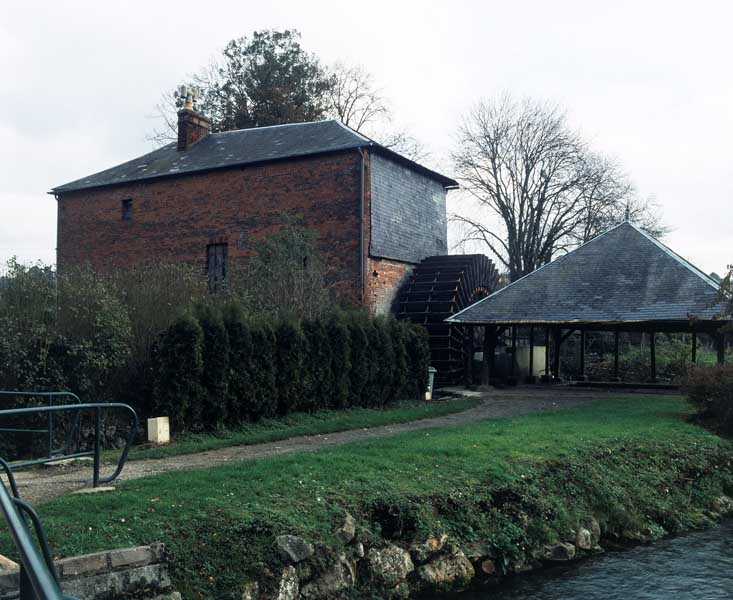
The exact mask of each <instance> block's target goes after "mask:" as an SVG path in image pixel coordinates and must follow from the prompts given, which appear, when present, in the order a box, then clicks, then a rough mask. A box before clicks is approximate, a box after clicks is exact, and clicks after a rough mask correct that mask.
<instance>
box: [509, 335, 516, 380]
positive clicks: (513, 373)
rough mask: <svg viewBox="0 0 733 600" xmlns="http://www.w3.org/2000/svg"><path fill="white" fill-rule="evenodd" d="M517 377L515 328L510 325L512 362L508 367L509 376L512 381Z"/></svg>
mask: <svg viewBox="0 0 733 600" xmlns="http://www.w3.org/2000/svg"><path fill="white" fill-rule="evenodd" d="M516 375H517V326H516V325H512V362H511V365H509V376H510V377H511V378H512V381H514V378H515V377H516Z"/></svg>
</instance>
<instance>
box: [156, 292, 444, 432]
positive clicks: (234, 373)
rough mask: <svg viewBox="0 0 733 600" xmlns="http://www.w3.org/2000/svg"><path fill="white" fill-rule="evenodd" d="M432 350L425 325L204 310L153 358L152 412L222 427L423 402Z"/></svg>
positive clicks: (177, 326)
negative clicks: (415, 400)
mask: <svg viewBox="0 0 733 600" xmlns="http://www.w3.org/2000/svg"><path fill="white" fill-rule="evenodd" d="M429 360H430V352H429V348H428V340H427V333H426V332H425V330H424V328H422V327H421V326H419V325H413V324H410V323H405V322H400V321H397V320H395V319H394V318H382V317H378V318H369V317H367V316H366V315H363V314H337V315H334V316H332V317H330V318H322V319H314V320H310V321H303V322H297V321H292V320H284V321H281V322H279V323H276V324H275V325H273V324H272V323H269V322H267V321H263V320H251V319H248V318H247V317H246V316H245V314H244V312H243V311H242V310H241V308H239V307H238V306H236V305H227V306H225V307H224V308H223V309H217V308H214V307H211V306H208V307H206V308H198V309H197V310H196V311H194V315H193V316H186V317H183V318H181V319H179V320H178V321H176V322H175V323H174V324H173V325H172V326H171V327H170V329H169V330H168V331H167V332H165V333H164V334H163V335H162V336H161V338H160V340H159V342H158V344H157V346H156V349H155V352H154V360H153V365H152V378H153V382H154V383H153V393H152V394H151V405H150V406H149V407H148V408H149V410H148V411H146V412H150V414H153V413H154V414H159V415H169V416H170V417H171V419H172V423H173V425H174V427H175V429H176V431H179V432H180V431H185V430H188V431H201V430H209V431H211V430H216V429H220V428H223V427H232V426H237V425H241V424H244V423H247V422H252V421H257V420H259V419H262V418H267V417H271V416H273V415H287V414H289V413H292V412H295V411H308V412H310V411H316V410H321V409H325V408H345V407H349V406H361V407H382V406H385V405H387V404H389V403H391V402H394V401H395V400H398V399H404V398H416V397H421V396H422V394H424V391H425V389H426V388H427V370H428V366H429Z"/></svg>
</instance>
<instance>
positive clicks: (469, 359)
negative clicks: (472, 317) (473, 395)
mask: <svg viewBox="0 0 733 600" xmlns="http://www.w3.org/2000/svg"><path fill="white" fill-rule="evenodd" d="M465 349H466V357H465V358H466V368H465V373H464V384H465V386H466V387H470V386H472V385H473V325H466V344H465Z"/></svg>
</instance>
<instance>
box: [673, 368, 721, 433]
mask: <svg viewBox="0 0 733 600" xmlns="http://www.w3.org/2000/svg"><path fill="white" fill-rule="evenodd" d="M685 390H686V392H687V396H688V398H689V399H690V402H692V403H693V404H694V405H695V406H696V407H697V409H698V414H699V415H700V416H701V417H702V418H703V419H705V420H708V421H711V422H712V424H714V425H715V427H716V428H718V429H720V431H723V432H725V433H733V365H718V366H715V367H694V368H692V369H690V371H689V374H688V376H687V385H686V386H685Z"/></svg>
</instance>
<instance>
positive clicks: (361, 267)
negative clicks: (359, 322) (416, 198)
mask: <svg viewBox="0 0 733 600" xmlns="http://www.w3.org/2000/svg"><path fill="white" fill-rule="evenodd" d="M358 150H359V156H361V193H360V197H359V270H360V272H361V276H360V289H361V304H362V305H364V301H365V299H366V290H365V289H364V286H365V285H366V277H365V276H364V269H365V267H366V261H365V260H364V240H365V238H366V235H365V232H364V193H365V190H364V185H365V181H366V175H365V171H366V164H365V162H366V160H365V158H364V150H363V148H359V149H358Z"/></svg>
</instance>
